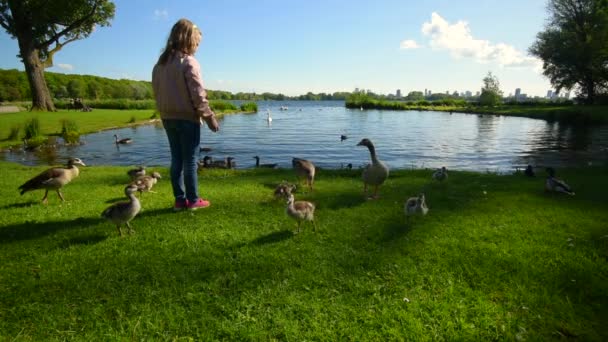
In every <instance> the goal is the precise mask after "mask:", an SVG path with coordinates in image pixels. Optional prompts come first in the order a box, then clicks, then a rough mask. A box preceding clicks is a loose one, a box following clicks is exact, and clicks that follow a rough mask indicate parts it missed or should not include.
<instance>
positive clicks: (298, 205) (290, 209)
mask: <svg viewBox="0 0 608 342" xmlns="http://www.w3.org/2000/svg"><path fill="white" fill-rule="evenodd" d="M285 212H286V213H287V215H288V216H289V217H291V218H292V219H294V220H296V221H297V222H298V229H297V230H296V231H295V233H296V234H297V233H299V232H300V225H301V224H302V221H310V222H312V227H313V228H312V229H313V231H316V230H317V226H316V225H315V205H314V204H313V203H311V202H308V201H296V200H295V199H294V197H293V194H289V196H288V198H287V208H286V209H285Z"/></svg>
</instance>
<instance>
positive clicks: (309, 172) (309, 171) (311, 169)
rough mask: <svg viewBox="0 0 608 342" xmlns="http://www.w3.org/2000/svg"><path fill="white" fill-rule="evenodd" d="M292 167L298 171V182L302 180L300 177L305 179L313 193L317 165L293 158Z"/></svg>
mask: <svg viewBox="0 0 608 342" xmlns="http://www.w3.org/2000/svg"><path fill="white" fill-rule="evenodd" d="M291 165H292V166H293V169H294V170H295V171H296V177H298V181H299V180H300V177H305V178H306V183H307V184H308V187H309V188H310V191H312V185H313V183H314V182H315V171H316V168H315V165H314V164H313V163H312V162H311V161H308V160H306V159H300V158H293V159H292V160H291Z"/></svg>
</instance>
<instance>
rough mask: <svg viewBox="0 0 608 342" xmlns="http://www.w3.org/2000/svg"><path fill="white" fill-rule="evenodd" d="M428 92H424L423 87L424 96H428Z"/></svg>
mask: <svg viewBox="0 0 608 342" xmlns="http://www.w3.org/2000/svg"><path fill="white" fill-rule="evenodd" d="M428 95H429V94H428V93H427V92H426V88H424V96H428Z"/></svg>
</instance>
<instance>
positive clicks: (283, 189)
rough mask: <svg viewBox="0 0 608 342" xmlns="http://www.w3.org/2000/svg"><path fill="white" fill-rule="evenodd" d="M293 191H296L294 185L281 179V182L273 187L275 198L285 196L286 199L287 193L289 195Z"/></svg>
mask: <svg viewBox="0 0 608 342" xmlns="http://www.w3.org/2000/svg"><path fill="white" fill-rule="evenodd" d="M294 191H296V185H295V184H291V183H288V182H286V181H283V182H282V183H281V184H279V185H277V187H276V188H275V189H274V197H275V198H276V199H280V198H285V199H287V198H288V197H289V195H291V194H292V193H293V192H294Z"/></svg>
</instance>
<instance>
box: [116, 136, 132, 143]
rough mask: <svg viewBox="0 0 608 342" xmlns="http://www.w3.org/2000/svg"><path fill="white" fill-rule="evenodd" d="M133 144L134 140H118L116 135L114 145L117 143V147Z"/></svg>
mask: <svg viewBox="0 0 608 342" xmlns="http://www.w3.org/2000/svg"><path fill="white" fill-rule="evenodd" d="M132 142H133V139H131V138H122V139H118V134H114V143H116V145H125V144H130V143H132Z"/></svg>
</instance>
